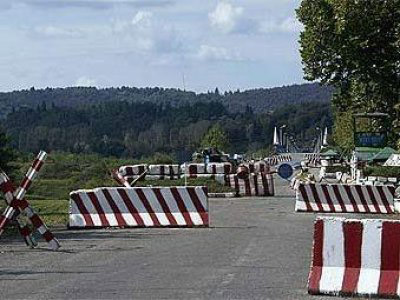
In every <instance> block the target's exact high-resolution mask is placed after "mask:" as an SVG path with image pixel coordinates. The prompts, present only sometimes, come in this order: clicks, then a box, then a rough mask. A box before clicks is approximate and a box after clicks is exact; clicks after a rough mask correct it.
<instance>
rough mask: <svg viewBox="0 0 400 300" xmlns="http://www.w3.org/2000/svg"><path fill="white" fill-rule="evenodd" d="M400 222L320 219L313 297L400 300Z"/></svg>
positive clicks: (310, 288)
mask: <svg viewBox="0 0 400 300" xmlns="http://www.w3.org/2000/svg"><path fill="white" fill-rule="evenodd" d="M399 254H400V221H389V220H377V219H376V220H372V219H366V220H346V219H342V218H317V220H316V222H315V225H314V249H313V258H312V264H311V269H310V275H309V279H308V292H309V293H310V294H331V295H342V296H350V295H351V296H367V297H369V298H370V297H390V298H393V297H395V298H399V297H400V285H399V275H400V255H399Z"/></svg>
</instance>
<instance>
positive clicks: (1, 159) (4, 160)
mask: <svg viewBox="0 0 400 300" xmlns="http://www.w3.org/2000/svg"><path fill="white" fill-rule="evenodd" d="M8 142H9V139H8V137H7V136H6V134H5V133H4V132H3V131H2V130H1V129H0V168H1V169H3V170H4V171H6V172H7V171H9V165H8V164H9V162H10V161H12V160H13V159H14V151H13V150H12V149H11V148H10V147H9V146H8Z"/></svg>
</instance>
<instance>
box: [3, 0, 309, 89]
mask: <svg viewBox="0 0 400 300" xmlns="http://www.w3.org/2000/svg"><path fill="white" fill-rule="evenodd" d="M299 4H300V0H1V1H0V38H1V41H2V46H1V47H0V91H10V90H15V89H23V88H29V87H31V86H35V87H37V88H44V87H66V86H97V87H109V86H122V85H125V86H137V87H145V86H162V87H178V88H183V87H185V88H186V89H187V90H193V91H196V92H203V91H207V90H214V89H215V87H218V88H219V89H220V90H222V91H224V90H236V89H241V90H243V89H249V88H259V87H274V86H281V85H289V84H294V83H302V82H303V79H302V77H303V76H302V69H301V60H300V56H299V53H298V43H297V41H298V38H299V32H300V30H301V25H300V24H298V22H297V21H296V19H295V12H294V9H295V8H296V7H297V6H298V5H299Z"/></svg>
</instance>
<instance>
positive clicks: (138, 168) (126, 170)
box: [118, 165, 147, 177]
mask: <svg viewBox="0 0 400 300" xmlns="http://www.w3.org/2000/svg"><path fill="white" fill-rule="evenodd" d="M145 171H147V165H132V166H122V167H120V168H119V170H118V173H119V174H121V175H122V176H124V177H125V176H134V175H140V174H143V173H144V172H145Z"/></svg>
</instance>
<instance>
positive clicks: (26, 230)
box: [19, 226, 31, 236]
mask: <svg viewBox="0 0 400 300" xmlns="http://www.w3.org/2000/svg"><path fill="white" fill-rule="evenodd" d="M19 233H20V234H21V235H23V236H29V235H30V234H31V230H30V229H29V227H28V226H23V227H20V228H19Z"/></svg>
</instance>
